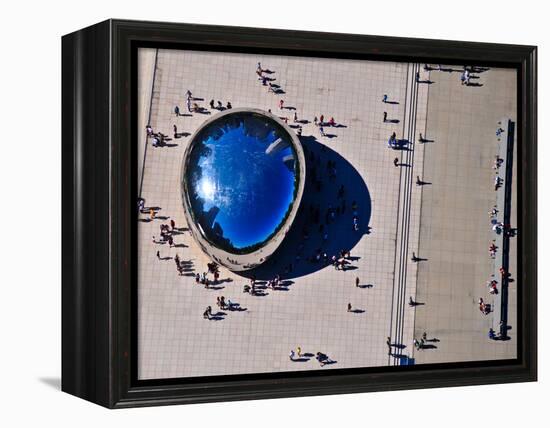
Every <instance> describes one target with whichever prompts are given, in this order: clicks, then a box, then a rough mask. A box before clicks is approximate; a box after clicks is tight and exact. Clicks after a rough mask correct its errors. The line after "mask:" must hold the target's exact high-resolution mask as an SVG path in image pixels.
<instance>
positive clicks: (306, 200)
mask: <svg viewBox="0 0 550 428" xmlns="http://www.w3.org/2000/svg"><path fill="white" fill-rule="evenodd" d="M300 141H301V143H302V145H303V147H304V151H305V154H306V160H307V168H308V169H307V171H308V172H307V180H306V187H305V189H304V196H303V199H302V204H301V207H300V210H299V211H298V214H297V216H296V219H295V220H294V224H293V226H292V228H291V230H290V231H289V233H288V234H287V236H286V237H285V240H284V241H283V243H282V244H281V246H280V247H279V248H278V249H277V251H276V252H275V253H274V254H273V255H272V256H271V258H270V260H268V261H267V262H266V263H265V264H264V265H261V266H259V267H258V268H256V269H253V270H252V271H249V272H244V273H242V275H243V276H246V277H248V278H250V277H255V278H257V279H262V280H268V279H272V278H274V277H275V276H277V275H281V276H282V277H283V278H299V277H301V276H304V275H308V274H311V273H312V272H315V271H318V270H321V269H323V268H326V267H327V266H328V265H331V264H332V262H331V257H332V256H334V255H338V257H339V255H340V253H341V252H342V251H345V252H348V251H350V252H351V255H352V257H351V258H350V259H349V260H348V261H347V263H346V265H345V266H344V268H343V269H344V270H350V271H351V270H355V269H357V267H356V265H355V263H354V262H355V261H357V260H359V259H360V258H361V255H360V254H355V253H354V252H353V249H354V247H355V246H356V244H357V243H358V242H359V240H360V239H362V237H363V235H365V234H368V233H369V229H370V227H369V221H370V216H371V199H370V195H369V191H368V188H367V185H366V183H365V181H364V179H363V178H362V177H361V175H360V174H359V172H358V171H357V170H356V169H355V168H354V167H353V165H352V164H350V163H349V162H348V161H347V160H346V159H345V158H343V157H342V156H341V155H339V154H338V153H337V152H336V151H334V150H333V149H331V148H329V147H327V146H325V145H323V144H321V143H319V141H318V140H317V139H316V138H315V137H313V136H304V137H301V138H300ZM330 164H333V165H334V170H335V171H334V172H332V170H331V168H330V167H328V165H330ZM340 186H344V187H343V192H340V193H339V190H340V188H341V187H340ZM354 207H355V210H354ZM354 216H356V217H357V218H358V219H359V228H358V230H355V229H354V227H353V217H354ZM325 254H326V257H325V256H324V255H325Z"/></svg>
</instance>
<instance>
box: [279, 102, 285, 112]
mask: <svg viewBox="0 0 550 428" xmlns="http://www.w3.org/2000/svg"><path fill="white" fill-rule="evenodd" d="M284 104H285V102H284V100H279V110H282V109H283V106H284Z"/></svg>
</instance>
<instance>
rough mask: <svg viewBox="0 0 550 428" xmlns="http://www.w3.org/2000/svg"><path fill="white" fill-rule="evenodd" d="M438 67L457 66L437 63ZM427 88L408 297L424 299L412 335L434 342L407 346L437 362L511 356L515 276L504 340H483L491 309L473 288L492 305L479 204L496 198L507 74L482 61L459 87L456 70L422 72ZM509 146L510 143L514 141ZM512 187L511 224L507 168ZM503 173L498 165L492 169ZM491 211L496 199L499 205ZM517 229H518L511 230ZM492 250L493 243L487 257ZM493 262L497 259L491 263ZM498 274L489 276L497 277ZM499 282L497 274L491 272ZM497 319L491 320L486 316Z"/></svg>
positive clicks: (511, 88)
mask: <svg viewBox="0 0 550 428" xmlns="http://www.w3.org/2000/svg"><path fill="white" fill-rule="evenodd" d="M443 68H444V69H451V68H454V69H460V67H457V66H448V67H445V66H443ZM430 79H431V80H432V81H434V84H433V85H430V88H429V95H428V115H427V129H426V133H425V134H423V135H424V137H425V138H426V139H429V140H433V143H431V142H430V143H425V150H424V176H423V179H424V180H425V181H427V182H431V183H432V184H431V185H427V186H422V214H421V223H420V246H419V249H418V252H419V254H420V256H421V257H424V258H426V259H428V261H426V262H420V263H419V269H418V279H417V293H416V300H417V301H418V302H422V303H425V305H421V306H417V307H416V308H415V309H413V310H414V311H415V312H416V323H415V332H414V335H415V337H416V338H417V339H420V337H421V335H422V333H423V332H424V331H425V332H426V333H427V336H428V338H434V337H435V338H437V339H439V340H440V341H439V342H430V344H431V345H433V346H436V347H437V348H435V349H426V350H420V351H414V357H415V359H416V363H439V362H456V361H470V360H482V359H483V360H491V359H507V358H515V357H516V347H517V335H516V327H517V323H516V317H517V313H516V307H517V287H518V285H519V284H518V283H517V282H512V283H510V286H509V305H508V307H509V315H508V325H509V326H510V327H511V329H510V330H509V333H508V334H509V336H510V340H508V341H490V340H488V338H487V333H488V331H489V328H491V327H495V330H496V331H497V332H498V329H497V328H496V326H495V325H494V324H493V314H489V315H487V316H485V315H483V314H482V313H481V312H480V311H479V307H478V300H479V298H480V297H482V298H483V299H484V301H485V302H487V303H490V304H492V305H493V307H494V305H495V304H498V302H499V299H500V295H497V296H494V295H491V294H489V292H488V291H489V290H488V288H487V286H486V282H487V281H488V280H490V279H491V274H493V273H494V264H495V262H494V261H493V260H492V259H491V258H490V257H489V251H488V250H489V245H490V244H491V241H492V240H493V239H494V238H495V233H494V232H493V231H492V230H491V224H490V216H489V214H488V212H489V211H490V210H491V209H492V207H493V206H494V205H495V204H496V202H497V192H495V190H494V181H493V180H494V176H495V171H494V170H493V164H494V160H495V155H496V154H497V153H498V145H497V142H498V141H497V136H496V134H495V132H496V130H497V128H498V127H499V126H502V125H499V124H498V122H499V121H501V119H502V118H503V117H506V118H509V119H511V120H512V121H517V117H516V73H515V71H514V70H506V69H490V70H488V71H485V72H483V73H481V74H479V79H476V80H475V81H474V82H476V83H479V84H481V85H483V86H465V85H464V86H463V85H461V83H460V72H445V71H431V72H430ZM514 152H516V151H515V150H514ZM516 158H517V156H515V155H514V179H513V186H512V196H513V198H512V217H511V224H512V227H515V225H516V224H517V223H516V208H515V207H516V184H515V183H516V175H515V170H516V168H515V159H516ZM500 176H501V177H504V172H503V171H501V172H500ZM499 210H500V213H499V215H498V216H497V218H498V220H499V221H501V220H502V213H503V208H502V207H499ZM520 233H521V231H520ZM509 254H510V261H511V263H510V269H509V271H510V272H511V273H512V276H515V273H516V260H517V240H516V239H515V238H512V239H511V240H510V253H509ZM501 256H502V253H501V248H499V249H498V251H497V260H498V259H500V258H501ZM497 263H498V262H497ZM498 279H499V278H498ZM499 289H500V281H499ZM496 325H498V321H497V322H496Z"/></svg>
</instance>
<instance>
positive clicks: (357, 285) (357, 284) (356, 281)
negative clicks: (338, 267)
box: [355, 276, 359, 287]
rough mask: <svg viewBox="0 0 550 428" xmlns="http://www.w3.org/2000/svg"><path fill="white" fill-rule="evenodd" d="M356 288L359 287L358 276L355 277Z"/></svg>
mask: <svg viewBox="0 0 550 428" xmlns="http://www.w3.org/2000/svg"><path fill="white" fill-rule="evenodd" d="M355 286H356V287H359V277H358V276H356V277H355Z"/></svg>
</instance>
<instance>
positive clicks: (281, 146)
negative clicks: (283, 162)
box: [265, 138, 289, 155]
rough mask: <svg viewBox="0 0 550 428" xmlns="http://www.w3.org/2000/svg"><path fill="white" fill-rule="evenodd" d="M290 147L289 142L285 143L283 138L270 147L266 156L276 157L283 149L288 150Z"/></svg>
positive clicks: (266, 151)
mask: <svg viewBox="0 0 550 428" xmlns="http://www.w3.org/2000/svg"><path fill="white" fill-rule="evenodd" d="M287 147H289V144H288V142H287V141H283V139H282V138H277V139H276V140H275V141H274V142H273V143H271V144H270V145H269V147H268V148H267V149H266V150H265V154H266V155H274V154H276V153H278V152H280V151H281V150H283V149H286V148H287Z"/></svg>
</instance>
